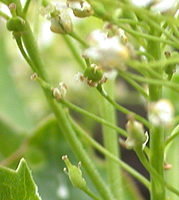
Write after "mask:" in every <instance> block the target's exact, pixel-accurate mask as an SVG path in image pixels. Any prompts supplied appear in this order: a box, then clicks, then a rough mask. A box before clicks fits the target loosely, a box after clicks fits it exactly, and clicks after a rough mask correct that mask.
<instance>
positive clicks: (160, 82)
mask: <svg viewBox="0 0 179 200" xmlns="http://www.w3.org/2000/svg"><path fill="white" fill-rule="evenodd" d="M126 75H128V76H129V77H130V78H132V79H134V80H136V81H139V82H143V83H149V84H152V85H159V86H165V87H169V88H172V89H173V90H175V91H177V92H179V85H178V84H176V83H173V82H169V81H167V80H157V79H153V78H147V77H142V76H139V75H137V74H132V73H129V72H127V73H126Z"/></svg>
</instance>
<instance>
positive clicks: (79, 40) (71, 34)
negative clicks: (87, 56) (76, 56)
mask: <svg viewBox="0 0 179 200" xmlns="http://www.w3.org/2000/svg"><path fill="white" fill-rule="evenodd" d="M69 35H70V36H71V37H72V38H74V39H75V40H77V41H78V42H79V43H80V44H81V45H82V46H83V47H85V48H87V47H88V44H87V43H86V42H85V41H84V40H83V39H81V38H80V37H79V36H78V35H77V34H76V33H75V32H72V33H69Z"/></svg>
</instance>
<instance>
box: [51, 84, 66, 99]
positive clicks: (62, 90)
mask: <svg viewBox="0 0 179 200" xmlns="http://www.w3.org/2000/svg"><path fill="white" fill-rule="evenodd" d="M66 93H67V86H66V85H65V84H64V83H63V82H61V83H59V86H58V87H56V88H53V89H52V94H53V97H54V98H55V99H56V100H58V101H59V100H61V99H63V98H64V97H65V95H66Z"/></svg>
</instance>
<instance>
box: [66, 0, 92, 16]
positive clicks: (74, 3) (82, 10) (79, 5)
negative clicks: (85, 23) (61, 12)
mask: <svg viewBox="0 0 179 200" xmlns="http://www.w3.org/2000/svg"><path fill="white" fill-rule="evenodd" d="M67 4H68V7H69V8H71V9H72V10H73V13H74V15H75V16H76V17H81V18H83V17H89V16H91V15H92V14H93V9H92V8H91V5H90V4H89V3H88V2H87V1H84V0H67Z"/></svg>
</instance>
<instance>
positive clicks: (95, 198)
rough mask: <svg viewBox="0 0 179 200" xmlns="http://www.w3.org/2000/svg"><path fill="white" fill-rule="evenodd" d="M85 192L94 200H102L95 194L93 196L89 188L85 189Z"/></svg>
mask: <svg viewBox="0 0 179 200" xmlns="http://www.w3.org/2000/svg"><path fill="white" fill-rule="evenodd" d="M83 191H84V192H85V193H86V194H87V195H88V196H90V197H91V198H92V199H94V200H101V199H100V198H99V197H97V196H96V195H95V194H93V193H92V192H91V191H90V190H89V189H88V188H86V189H83Z"/></svg>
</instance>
